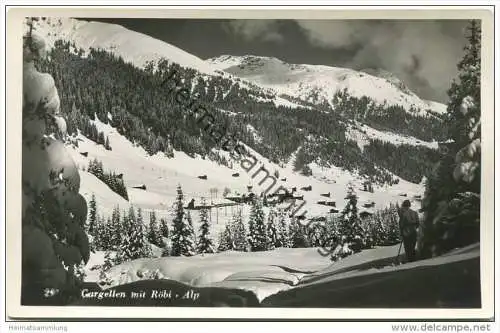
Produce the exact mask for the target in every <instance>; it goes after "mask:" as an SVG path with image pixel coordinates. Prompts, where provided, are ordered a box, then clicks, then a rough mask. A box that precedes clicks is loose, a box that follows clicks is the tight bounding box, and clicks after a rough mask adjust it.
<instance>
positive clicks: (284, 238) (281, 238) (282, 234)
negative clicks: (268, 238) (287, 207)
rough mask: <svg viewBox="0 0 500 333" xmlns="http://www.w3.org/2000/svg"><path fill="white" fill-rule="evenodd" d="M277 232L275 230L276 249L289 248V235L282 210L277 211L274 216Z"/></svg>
mask: <svg viewBox="0 0 500 333" xmlns="http://www.w3.org/2000/svg"><path fill="white" fill-rule="evenodd" d="M276 219H277V230H276V233H277V235H276V247H291V244H290V234H289V232H288V223H287V222H286V219H287V216H286V214H285V212H284V210H282V209H280V210H278V213H277V215H276Z"/></svg>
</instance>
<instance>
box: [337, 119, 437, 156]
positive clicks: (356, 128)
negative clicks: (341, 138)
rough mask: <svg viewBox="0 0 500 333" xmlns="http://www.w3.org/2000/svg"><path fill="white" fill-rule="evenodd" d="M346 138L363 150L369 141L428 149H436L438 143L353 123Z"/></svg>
mask: <svg viewBox="0 0 500 333" xmlns="http://www.w3.org/2000/svg"><path fill="white" fill-rule="evenodd" d="M346 137H347V138H349V139H351V140H354V141H356V142H357V144H358V146H359V148H360V149H361V150H363V148H364V147H365V146H366V145H368V144H370V139H376V140H381V141H385V142H389V143H392V144H393V145H396V146H399V145H411V146H424V147H427V148H430V149H438V148H439V147H438V142H437V141H433V142H427V141H423V140H420V139H417V138H415V137H412V136H404V135H402V134H396V133H392V132H384V131H379V130H377V129H374V128H372V127H370V126H367V125H365V124H362V123H360V122H358V121H354V124H349V125H348V127H347V130H346Z"/></svg>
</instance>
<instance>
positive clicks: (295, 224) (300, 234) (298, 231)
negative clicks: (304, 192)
mask: <svg viewBox="0 0 500 333" xmlns="http://www.w3.org/2000/svg"><path fill="white" fill-rule="evenodd" d="M288 229H289V231H288V234H289V236H290V247H293V248H302V247H308V246H309V244H308V241H307V236H306V230H305V227H304V226H303V225H302V224H301V223H300V222H299V220H298V219H297V218H296V217H295V216H294V217H292V220H291V221H290V225H289V227H288Z"/></svg>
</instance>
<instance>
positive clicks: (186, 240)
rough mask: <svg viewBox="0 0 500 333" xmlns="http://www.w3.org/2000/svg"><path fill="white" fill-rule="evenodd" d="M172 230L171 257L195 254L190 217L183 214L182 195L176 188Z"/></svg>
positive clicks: (179, 189)
mask: <svg viewBox="0 0 500 333" xmlns="http://www.w3.org/2000/svg"><path fill="white" fill-rule="evenodd" d="M173 222H174V223H173V225H174V227H173V230H172V256H192V255H194V254H195V245H194V230H193V225H192V222H191V216H190V215H189V212H188V214H186V213H185V212H184V194H183V193H182V188H181V186H180V185H179V186H177V200H176V203H175V216H174V221H173Z"/></svg>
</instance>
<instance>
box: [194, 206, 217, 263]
mask: <svg viewBox="0 0 500 333" xmlns="http://www.w3.org/2000/svg"><path fill="white" fill-rule="evenodd" d="M201 204H202V206H205V205H206V201H205V199H203V200H202V201H201ZM200 223H201V225H200V236H199V238H198V253H214V252H215V249H214V244H213V242H212V239H211V237H210V222H209V221H208V211H207V209H206V208H202V209H200Z"/></svg>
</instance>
